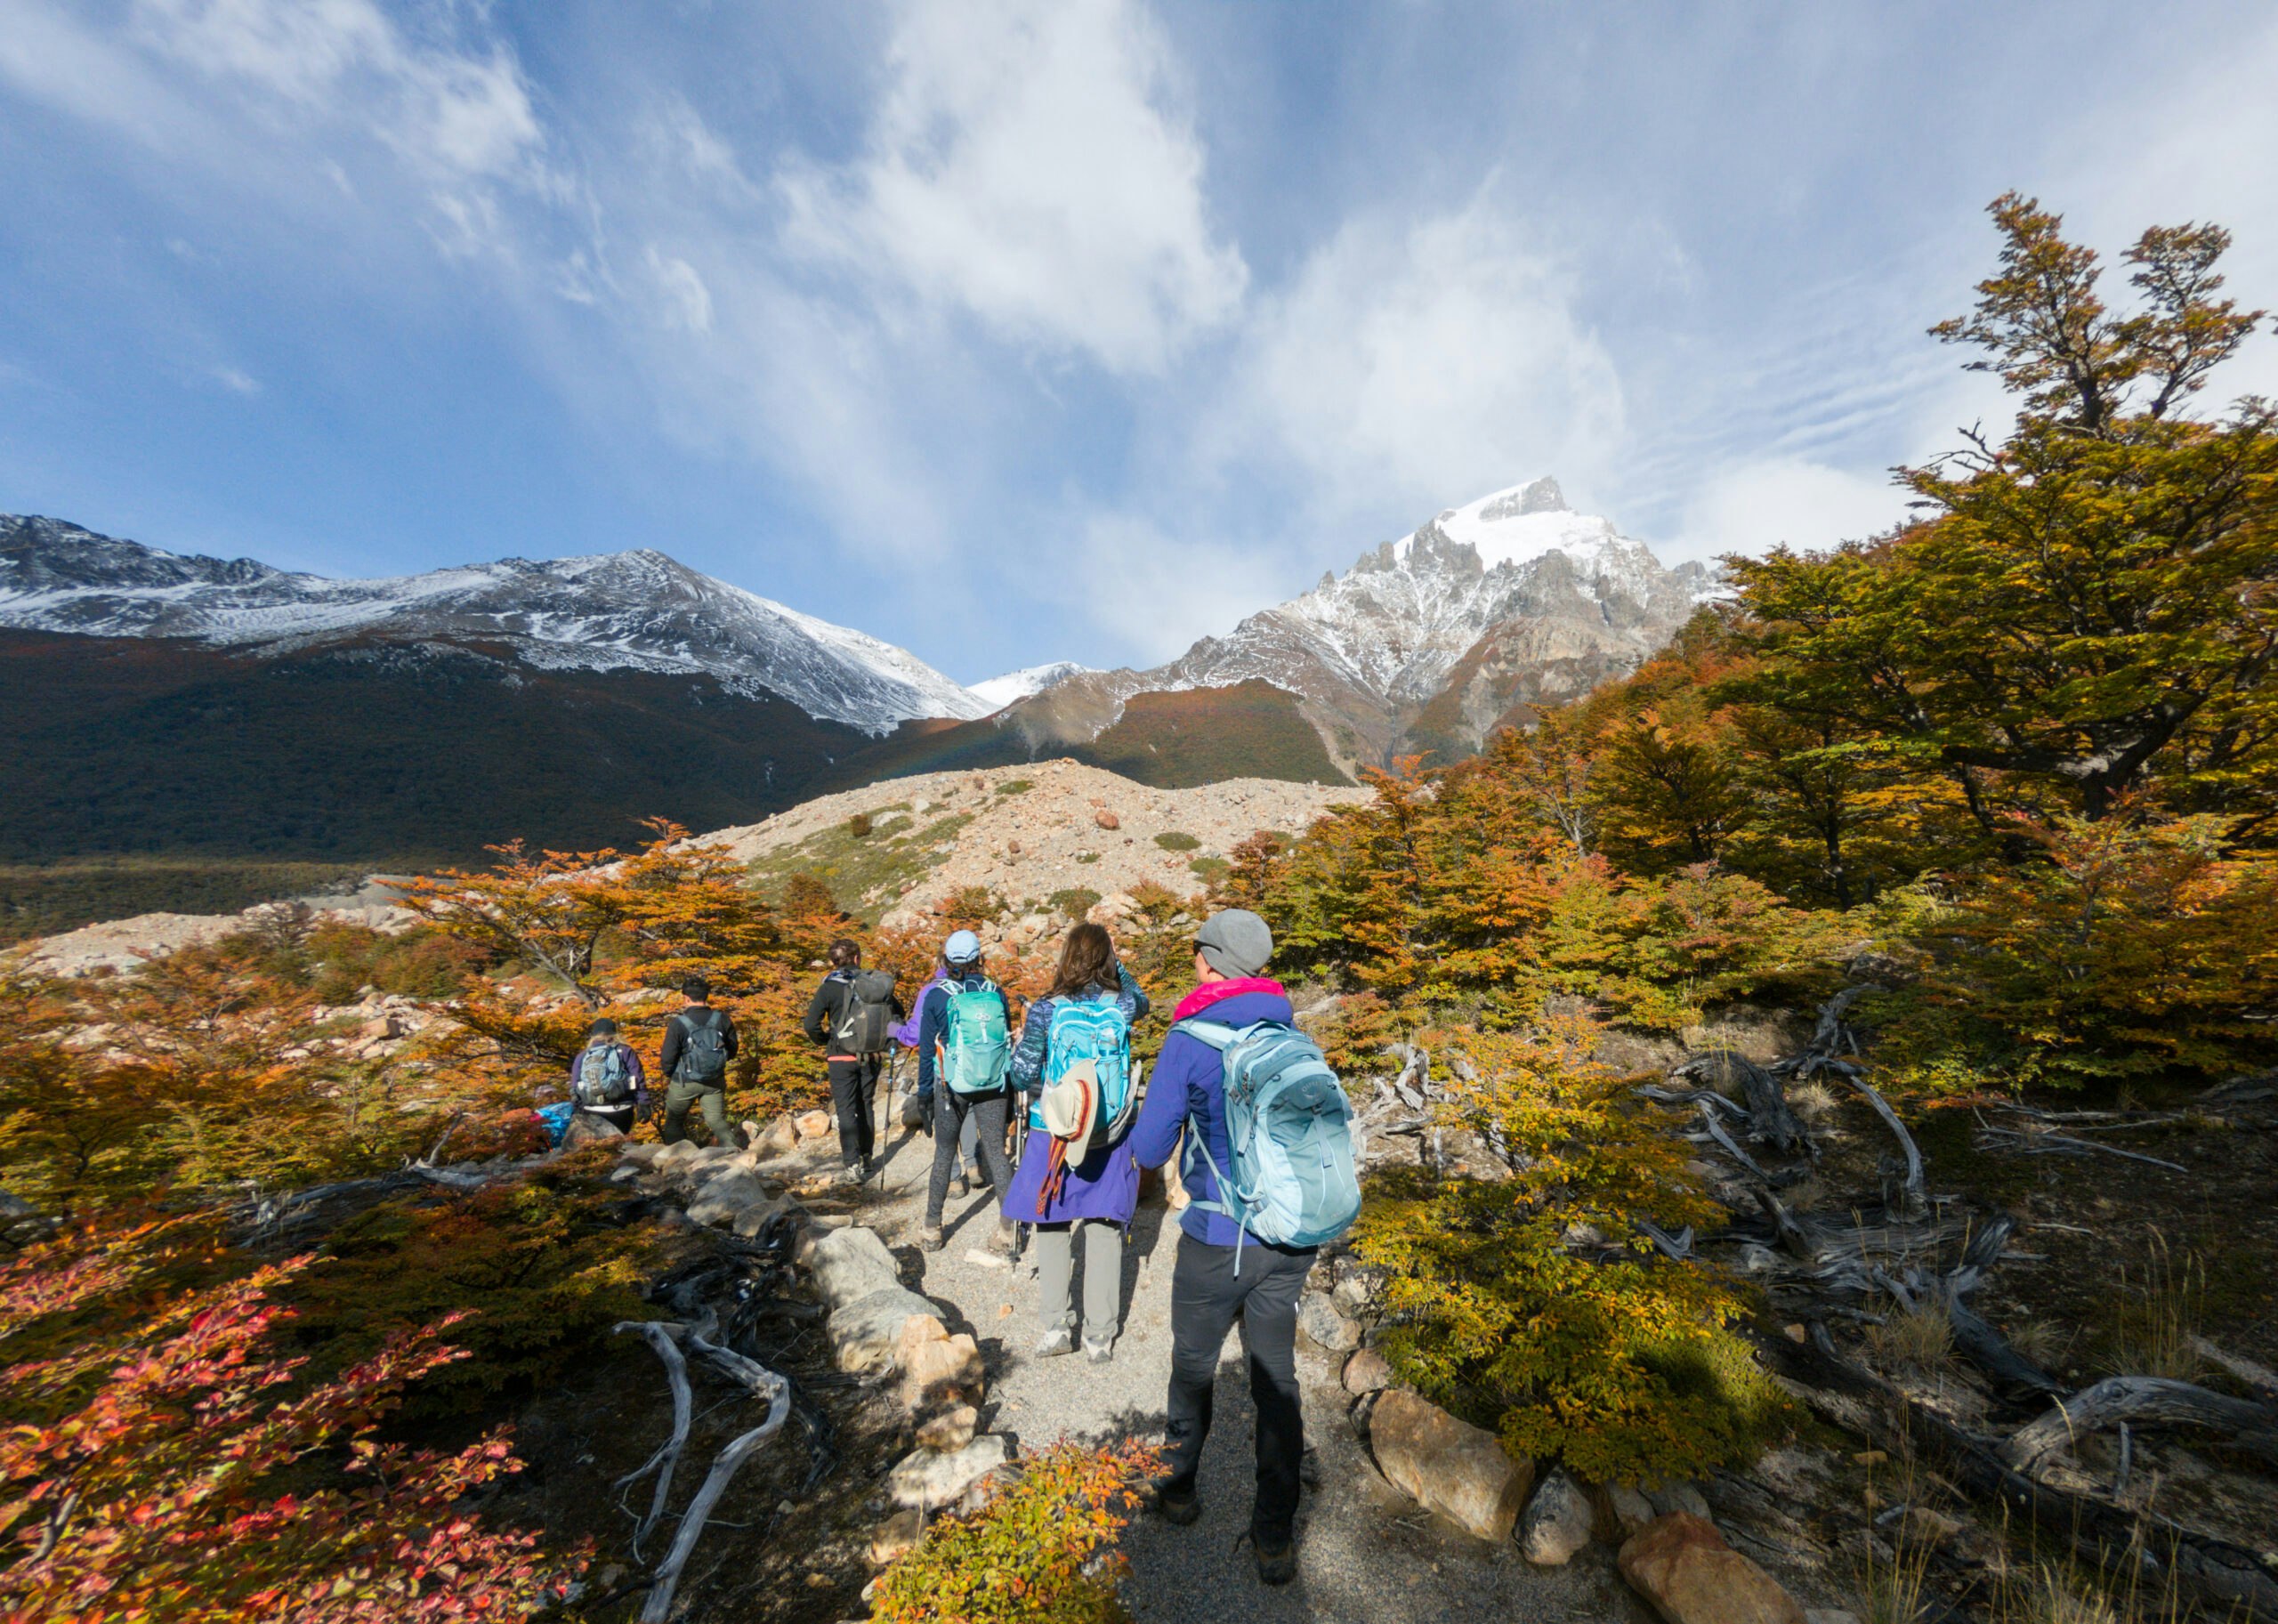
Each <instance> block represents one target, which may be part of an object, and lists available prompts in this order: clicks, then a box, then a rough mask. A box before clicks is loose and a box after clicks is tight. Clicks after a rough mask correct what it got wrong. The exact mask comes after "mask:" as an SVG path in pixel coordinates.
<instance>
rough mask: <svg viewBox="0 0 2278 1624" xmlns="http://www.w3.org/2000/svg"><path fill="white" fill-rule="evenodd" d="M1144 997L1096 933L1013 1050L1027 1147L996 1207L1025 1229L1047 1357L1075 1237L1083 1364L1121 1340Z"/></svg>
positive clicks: (1066, 1344)
mask: <svg viewBox="0 0 2278 1624" xmlns="http://www.w3.org/2000/svg"><path fill="white" fill-rule="evenodd" d="M1147 1007H1148V1006H1147V995H1146V994H1145V993H1144V992H1142V991H1141V990H1139V983H1138V982H1135V981H1134V980H1133V979H1132V977H1131V973H1130V972H1129V971H1128V970H1127V969H1125V968H1124V967H1123V966H1122V964H1121V962H1120V961H1119V960H1118V959H1117V957H1116V956H1115V944H1114V943H1113V942H1112V941H1110V940H1109V939H1108V933H1107V932H1106V931H1104V930H1103V929H1102V928H1100V926H1098V925H1078V926H1076V928H1075V929H1073V930H1071V931H1070V932H1069V933H1068V940H1067V941H1065V942H1064V943H1062V946H1061V949H1060V966H1059V970H1058V972H1057V973H1056V974H1054V977H1053V981H1052V990H1051V991H1049V992H1047V993H1046V994H1045V996H1044V997H1042V998H1038V1000H1037V1001H1036V1002H1035V1003H1034V1004H1032V1005H1030V1006H1029V1013H1028V1020H1027V1022H1026V1024H1024V1025H1023V1026H1022V1029H1021V1041H1020V1046H1019V1047H1017V1048H1016V1049H1014V1051H1013V1068H1012V1079H1013V1090H1014V1095H1013V1097H1014V1101H1015V1102H1016V1103H1024V1104H1025V1105H1026V1107H1027V1110H1028V1112H1029V1137H1028V1144H1027V1147H1026V1149H1025V1150H1024V1151H1023V1152H1022V1157H1021V1165H1020V1166H1019V1167H1018V1168H1015V1169H1014V1173H1013V1187H1012V1189H1011V1190H1010V1191H1008V1192H1006V1196H1005V1208H1004V1211H1005V1216H1006V1218H1007V1219H1009V1220H1011V1221H1012V1222H1014V1223H1015V1224H1035V1225H1036V1264H1037V1316H1038V1320H1039V1321H1041V1323H1042V1326H1043V1337H1042V1339H1041V1340H1040V1341H1038V1344H1037V1348H1036V1351H1037V1352H1038V1353H1039V1354H1042V1355H1044V1356H1046V1357H1047V1358H1048V1357H1050V1356H1052V1355H1054V1354H1058V1353H1072V1352H1073V1351H1074V1349H1075V1346H1076V1310H1075V1306H1074V1302H1073V1297H1074V1291H1073V1287H1074V1283H1075V1268H1076V1236H1077V1233H1078V1232H1079V1231H1080V1232H1081V1233H1082V1235H1083V1238H1084V1321H1083V1325H1084V1356H1085V1357H1086V1359H1089V1360H1090V1361H1092V1362H1093V1363H1095V1364H1100V1363H1103V1362H1105V1361H1106V1360H1107V1359H1108V1357H1109V1356H1110V1354H1111V1353H1112V1352H1113V1351H1114V1348H1115V1338H1116V1334H1117V1332H1118V1331H1119V1330H1120V1329H1122V1308H1123V1236H1124V1232H1125V1231H1126V1230H1127V1229H1128V1228H1129V1227H1130V1225H1131V1214H1132V1211H1133V1209H1134V1208H1136V1207H1137V1206H1138V1204H1139V1168H1138V1164H1137V1163H1135V1162H1134V1161H1133V1160H1132V1159H1131V1143H1130V1139H1131V1119H1132V1116H1133V1114H1134V1112H1135V1108H1136V1106H1137V1104H1138V1093H1139V1089H1138V1078H1137V1076H1136V1075H1135V1071H1134V1068H1133V1066H1132V1063H1131V1028H1132V1024H1133V1023H1134V1022H1136V1021H1138V1020H1139V1019H1140V1018H1141V1017H1142V1016H1143V1015H1144V1014H1146V1013H1147Z"/></svg>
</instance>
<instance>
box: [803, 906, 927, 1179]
mask: <svg viewBox="0 0 2278 1624" xmlns="http://www.w3.org/2000/svg"><path fill="white" fill-rule="evenodd" d="M830 965H831V969H830V974H828V975H826V976H824V977H823V979H822V985H821V986H820V987H818V988H816V989H815V996H814V997H813V998H812V999H811V1000H810V1001H809V1002H808V1004H807V1019H806V1030H807V1041H808V1042H810V1043H820V1044H822V1045H824V1046H825V1056H826V1060H827V1062H828V1065H829V1067H830V1104H831V1110H832V1111H833V1112H834V1113H835V1114H836V1116H837V1118H838V1156H839V1161H840V1163H841V1164H842V1165H841V1167H840V1170H839V1177H840V1179H841V1180H842V1181H843V1182H844V1183H846V1184H860V1183H862V1182H863V1181H865V1180H866V1179H868V1177H869V1176H870V1175H871V1173H872V1172H873V1171H874V1168H872V1166H871V1162H870V1152H871V1151H872V1150H873V1149H874V1148H875V1146H876V1143H877V1124H876V1122H875V1121H874V1120H872V1119H871V1112H870V1103H871V1101H872V1100H873V1099H874V1098H875V1097H876V1093H877V1087H878V1072H879V1071H881V1070H882V1069H883V1068H884V1066H885V1055H886V1046H887V1045H888V1044H890V1043H892V1042H893V1029H894V1026H895V1025H896V1023H897V1022H900V1021H901V1020H902V1019H903V1016H904V1014H905V1012H904V1011H903V1009H902V1007H901V998H898V997H896V996H895V994H894V990H893V976H892V975H891V974H887V973H886V972H885V971H884V970H865V969H863V968H862V949H860V948H859V947H857V946H855V945H854V943H852V941H848V940H847V939H846V938H845V937H844V936H842V937H840V938H839V939H838V940H837V941H834V942H832V943H831V944H830Z"/></svg>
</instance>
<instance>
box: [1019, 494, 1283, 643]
mask: <svg viewBox="0 0 2278 1624" xmlns="http://www.w3.org/2000/svg"><path fill="white" fill-rule="evenodd" d="M1070 532H1072V533H1073V535H1074V536H1075V537H1076V538H1077V539H1076V540H1075V541H1074V542H1073V543H1072V545H1070V544H1067V543H1064V542H1063V544H1062V545H1060V546H1059V547H1057V548H1056V549H1055V551H1054V554H1053V560H1052V568H1051V570H1049V571H1048V572H1046V578H1045V579H1044V581H1043V583H1042V584H1043V585H1044V586H1045V587H1046V590H1047V591H1048V592H1050V593H1051V594H1053V595H1054V596H1055V597H1056V598H1057V599H1058V600H1059V602H1061V603H1062V604H1063V605H1064V606H1065V607H1066V608H1067V609H1068V610H1070V615H1071V618H1074V619H1075V620H1076V621H1077V622H1078V625H1080V626H1084V629H1085V630H1087V631H1091V632H1093V633H1094V634H1095V635H1098V636H1099V637H1100V641H1099V642H1096V643H1087V642H1082V641H1081V640H1080V638H1071V636H1070V628H1066V627H1063V628H1062V630H1061V632H1060V634H1059V635H1058V636H1057V637H1056V638H1055V640H1054V642H1053V645H1052V646H1053V647H1054V650H1058V652H1057V653H1056V655H1055V658H1063V659H1073V660H1077V661H1078V662H1080V663H1082V664H1084V665H1087V666H1095V667H1096V666H1112V665H1115V664H1117V663H1118V662H1119V661H1122V660H1125V659H1127V658H1128V659H1132V660H1134V661H1135V663H1139V664H1142V665H1152V664H1157V663H1159V662H1161V661H1163V660H1167V659H1170V658H1175V657H1176V656H1178V655H1180V654H1183V653H1184V652H1185V651H1186V650H1187V649H1188V647H1189V646H1190V645H1192V643H1193V642H1194V640H1195V639H1196V638H1198V637H1204V636H1208V635H1212V634H1224V633H1225V632H1228V631H1231V630H1232V628H1233V626H1234V623H1235V622H1236V621H1238V620H1240V619H1241V618H1242V617H1244V616H1245V615H1248V614H1252V613H1254V612H1256V610H1261V609H1264V608H1265V607H1266V606H1267V605H1269V604H1272V603H1274V602H1279V601H1280V599H1281V598H1282V597H1283V596H1284V595H1285V594H1284V593H1283V590H1282V585H1283V584H1282V581H1281V579H1280V571H1279V570H1278V569H1277V568H1276V566H1275V562H1274V561H1272V560H1271V559H1269V558H1267V557H1265V556H1264V555H1262V554H1259V553H1254V552H1251V551H1249V550H1248V549H1246V548H1242V547H1240V546H1234V545H1224V544H1220V543H1214V542H1205V541H1193V540H1189V539H1185V538H1183V537H1175V536H1171V535H1168V534H1166V533H1165V532H1164V531H1163V530H1161V529H1158V528H1157V527H1156V526H1155V525H1154V524H1153V523H1151V521H1148V520H1146V519H1143V518H1140V517H1137V516H1135V515H1132V514H1128V513H1094V514H1091V515H1089V516H1087V517H1080V518H1078V519H1076V520H1074V521H1072V522H1071V523H1070V525H1069V526H1068V529H1067V530H1065V531H1062V535H1063V536H1065V535H1067V534H1069V533H1070ZM1084 623H1088V625H1084Z"/></svg>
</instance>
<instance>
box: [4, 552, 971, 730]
mask: <svg viewBox="0 0 2278 1624" xmlns="http://www.w3.org/2000/svg"><path fill="white" fill-rule="evenodd" d="M0 625H4V626H22V627H27V628H31V629H36V630H41V631H51V632H76V633H79V634H85V635H89V636H102V637H182V638H190V639H194V640H196V641H198V642H205V643H209V644H214V645H217V646H223V647H233V648H244V649H247V650H250V651H252V652H254V653H255V654H262V653H268V652H280V653H281V652H286V651H288V650H297V649H303V648H307V647H310V646H311V645H313V644H316V643H320V642H332V641H336V640H339V639H342V638H346V637H353V636H376V637H381V638H384V639H386V640H388V641H390V642H415V643H416V642H426V641H445V642H488V643H497V642H504V643H505V644H506V645H507V646H508V647H509V648H510V649H511V650H513V653H514V654H515V655H517V656H518V657H519V658H521V659H523V660H525V661H527V662H529V664H531V665H534V666H538V667H547V668H553V669H565V668H569V669H587V670H616V669H626V668H632V669H638V670H646V671H656V672H665V673H674V672H681V673H690V674H695V673H703V674H706V675H711V676H715V677H717V678H719V679H720V680H722V681H723V683H726V684H727V685H728V686H730V687H731V688H732V689H735V690H738V691H744V692H753V691H757V690H762V689H764V690H766V691H771V692H773V693H775V694H778V695H780V697H782V698H784V699H788V700H790V701H791V702H792V703H793V704H795V705H796V706H798V707H800V708H801V709H802V710H804V711H805V712H807V713H808V714H809V715H812V716H817V717H821V718H824V719H827V720H830V721H835V722H843V723H847V724H849V725H851V726H853V727H857V728H860V729H862V730H863V731H866V732H870V733H886V732H891V731H893V729H894V727H895V726H897V725H898V724H899V723H902V722H905V721H909V720H914V719H918V718H925V717H956V718H959V719H965V718H971V717H976V716H983V715H988V714H989V713H990V711H992V710H994V709H996V708H998V707H997V706H995V705H992V704H990V702H989V701H987V700H985V699H980V698H977V697H975V696H974V695H973V694H972V693H969V692H968V691H965V689H964V688H961V687H959V686H958V685H957V683H953V682H951V681H950V680H949V678H948V677H946V676H944V675H941V673H940V672H938V671H936V670H934V669H933V667H931V666H928V665H926V664H925V662H924V661H923V660H921V659H919V658H917V656H916V655H914V654H911V653H909V651H908V650H904V649H900V648H896V647H895V646H894V645H893V644H892V643H889V642H882V641H881V640H879V639H878V638H876V637H872V636H869V635H868V634H864V633H861V632H857V631H852V630H850V629H849V628H847V627H845V626H834V625H832V624H831V623H830V622H828V621H826V620H819V619H817V618H814V617H813V616H812V615H804V614H801V613H799V612H798V611H797V610H792V609H788V608H786V607H785V606H784V605H782V604H780V603H777V602H772V601H771V600H770V599H767V598H763V597H761V596H759V595H758V594H756V593H751V592H747V591H745V590H744V589H743V588H741V587H739V586H730V585H729V584H728V583H726V582H725V581H720V580H715V579H714V578H712V577H710V576H707V575H704V574H701V573H699V571H697V570H691V569H689V568H688V567H687V566H686V565H684V564H682V563H679V562H676V561H675V560H673V559H671V558H668V557H666V555H665V554H664V553H658V552H653V551H650V550H648V549H645V548H643V549H641V550H638V551H634V552H628V553H601V554H597V555H594V556H592V557H586V558H565V559H554V560H552V561H548V562H537V563H533V562H530V561H529V560H527V559H519V558H510V559H503V560H501V561H499V562H497V563H489V564H471V565H466V566H463V567H460V568H457V569H450V570H431V571H429V572H428V573H426V574H424V575H413V576H399V577H392V578H379V579H373V580H333V579H329V578H325V577H322V576H314V575H300V574H293V573H288V572H287V571H284V570H274V569H271V567H270V566H268V565H266V564H263V563H258V562H254V560H252V559H237V560H233V561H229V562H224V561H222V560H220V559H213V558H202V557H184V556H182V555H180V554H176V553H164V552H160V551H158V549H156V548H152V547H145V546H142V545H140V544H138V543H135V542H131V541H120V540H117V539H115V538H113V537H108V536H99V535H97V534H95V533H94V532H93V531H90V530H86V529H81V528H80V527H78V526H77V525H73V524H67V523H64V522H62V521H58V520H53V519H40V518H22V517H17V516H13V515H0Z"/></svg>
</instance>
